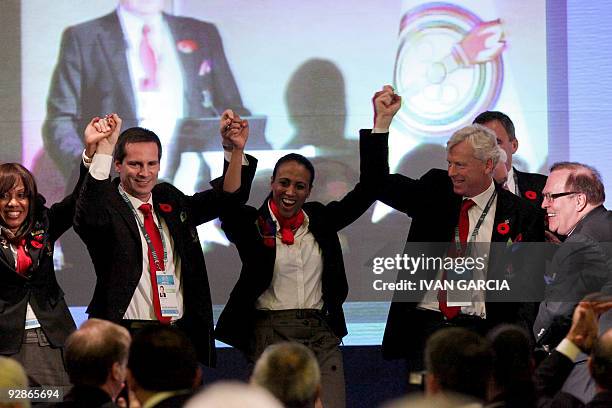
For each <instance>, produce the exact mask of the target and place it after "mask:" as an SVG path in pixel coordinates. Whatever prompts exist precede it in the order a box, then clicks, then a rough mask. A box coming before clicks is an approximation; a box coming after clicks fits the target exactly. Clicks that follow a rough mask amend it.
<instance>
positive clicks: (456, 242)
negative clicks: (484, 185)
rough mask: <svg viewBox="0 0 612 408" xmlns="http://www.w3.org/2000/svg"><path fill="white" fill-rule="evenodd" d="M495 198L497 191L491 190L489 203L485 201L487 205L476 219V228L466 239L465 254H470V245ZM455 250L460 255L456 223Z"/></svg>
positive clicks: (459, 241)
mask: <svg viewBox="0 0 612 408" xmlns="http://www.w3.org/2000/svg"><path fill="white" fill-rule="evenodd" d="M496 196H497V190H493V194H491V197H489V201H487V205H486V206H485V208H484V210H482V214H480V218H479V219H478V222H477V223H476V226H475V227H474V230H473V231H472V234H471V235H470V238H469V239H468V242H467V247H466V250H465V253H466V254H468V253H469V252H470V249H471V247H472V245H471V244H472V243H473V242H474V241H475V240H476V236H477V235H478V231H480V227H481V226H482V223H483V222H484V219H485V217H486V216H487V214H488V213H489V210H490V209H491V206H492V205H493V200H494V199H495V197H496ZM455 248H456V249H457V253H458V254H460V253H462V251H461V238H460V237H459V224H458V223H457V225H456V226H455Z"/></svg>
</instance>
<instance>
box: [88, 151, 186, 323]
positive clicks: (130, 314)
mask: <svg viewBox="0 0 612 408" xmlns="http://www.w3.org/2000/svg"><path fill="white" fill-rule="evenodd" d="M112 160H113V158H112V156H110V155H107V154H99V153H96V154H95V155H94V157H93V160H92V163H91V166H90V167H89V173H90V174H91V176H92V177H93V178H95V179H97V180H106V179H108V176H109V174H110V168H111V163H112ZM119 188H120V189H121V186H119ZM126 195H127V197H128V199H129V200H130V202H131V203H132V206H133V207H134V209H135V210H136V214H137V216H138V218H139V219H140V221H141V222H142V223H143V224H144V215H143V214H142V212H141V211H139V210H138V207H140V206H141V205H142V204H144V202H142V201H140V200H139V199H137V198H136V197H133V196H131V195H129V194H127V193H126ZM147 202H148V203H149V204H151V205H153V195H152V194H151V196H150V197H149V200H148V201H147ZM153 220H154V222H155V225H158V226H159V225H160V223H161V227H162V231H161V232H162V235H163V239H164V242H165V245H166V251H167V256H168V262H167V263H166V265H165V267H166V272H167V274H174V276H175V282H176V285H177V286H176V299H177V303H178V313H179V314H178V316H176V317H173V318H172V319H173V320H175V319H176V320H178V319H180V318H181V317H182V316H183V286H182V282H181V259H180V257H179V256H178V254H177V255H176V256H174V240H173V239H172V236H171V235H170V230H169V229H168V225H166V222H165V221H164V220H163V219H162V218H158V217H157V214H155V211H153ZM138 232H139V235H140V244H141V248H142V273H141V275H140V280H139V282H138V286H137V287H136V290H135V291H134V295H133V296H132V299H131V300H130V304H129V306H128V308H127V310H126V312H125V315H124V316H123V318H124V319H133V320H157V317H156V316H155V311H154V309H153V288H152V286H151V275H150V271H149V247H148V244H147V241H146V240H145V238H144V235H143V233H142V230H141V229H140V228H138ZM161 256H163V255H161ZM156 295H157V294H156Z"/></svg>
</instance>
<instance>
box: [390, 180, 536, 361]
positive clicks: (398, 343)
mask: <svg viewBox="0 0 612 408" xmlns="http://www.w3.org/2000/svg"><path fill="white" fill-rule="evenodd" d="M384 184H385V185H384V187H383V188H382V194H381V196H380V198H379V199H380V200H381V201H382V202H384V203H385V204H388V205H390V206H391V207H393V208H395V209H396V210H398V211H401V212H403V213H405V214H406V215H408V216H409V217H411V218H412V224H411V227H410V232H409V234H408V240H407V245H410V243H423V244H422V248H421V249H422V251H423V252H424V253H425V255H426V256H434V257H440V256H442V257H443V256H444V254H445V251H446V249H447V247H446V245H440V243H451V242H453V239H454V230H455V226H456V225H457V224H458V220H459V212H460V208H461V201H462V197H461V196H460V195H457V194H455V193H454V192H453V185H452V182H451V179H450V178H449V177H448V174H447V172H446V171H444V170H439V169H433V170H430V171H429V172H427V173H426V174H425V175H424V176H423V177H421V178H420V179H418V180H414V179H411V178H408V177H405V176H402V175H400V174H391V175H389V176H388V177H387V179H386V180H385V183H384ZM496 189H497V207H496V211H495V218H494V223H493V233H492V237H491V241H492V242H498V243H503V242H508V240H509V239H510V240H512V241H513V242H514V241H517V238H518V237H519V234H520V237H521V239H522V241H524V242H539V241H543V239H544V220H543V217H542V214H541V213H540V212H539V211H537V210H536V209H535V208H534V207H533V206H532V205H531V204H529V203H527V202H526V201H524V200H523V199H521V198H519V197H517V196H515V195H514V194H512V193H510V192H509V191H506V190H504V189H502V188H500V187H499V186H496ZM502 223H507V224H508V225H509V231H508V232H506V233H501V232H500V230H499V228H498V226H499V225H500V224H502ZM502 231H503V230H502ZM419 245H421V244H419ZM503 247H504V245H495V246H492V248H491V252H490V254H489V264H488V276H487V279H503V278H504V277H503V276H498V275H494V274H495V273H504V270H505V266H504V265H502V264H501V263H502V259H505V257H504V256H503V255H504V254H503V253H502V249H503ZM537 273H538V271H535V273H531V272H530V271H528V270H523V271H522V276H520V279H521V280H522V282H523V285H524V287H525V289H526V290H529V291H531V293H532V294H531V296H530V297H532V298H533V297H536V296H537V294H538V292H539V288H541V286H542V281H543V276H542V271H541V270H540V271H539V276H538V274H537ZM432 278H433V277H432ZM399 279H402V274H399V275H398V280H399ZM514 293H516V292H514ZM423 295H424V293H423ZM489 295H490V293H487V297H486V300H487V302H486V311H487V319H486V324H487V325H488V326H490V327H493V326H494V325H496V324H499V323H517V324H519V325H521V326H523V327H525V328H526V329H527V330H529V328H531V324H532V323H533V319H534V317H535V305H534V303H532V302H523V303H502V302H499V301H495V302H492V301H489V300H493V299H490V296H489ZM396 296H397V293H396ZM404 300H405V299H404ZM496 300H498V299H496ZM417 305H418V302H406V301H399V300H398V298H397V297H394V301H393V302H392V304H391V308H390V310H389V316H388V319H387V326H386V329H385V335H384V338H383V345H382V346H383V355H384V356H385V358H404V357H408V355H409V353H414V352H417V353H422V352H423V350H422V347H423V344H424V342H425V340H426V339H425V336H426V333H424V331H423V330H422V327H419V326H420V324H421V323H423V322H416V321H411V315H412V311H413V310H415V308H416V306H417Z"/></svg>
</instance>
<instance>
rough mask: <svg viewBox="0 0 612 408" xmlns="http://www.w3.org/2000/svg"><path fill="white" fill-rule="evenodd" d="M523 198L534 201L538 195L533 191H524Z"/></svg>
mask: <svg viewBox="0 0 612 408" xmlns="http://www.w3.org/2000/svg"><path fill="white" fill-rule="evenodd" d="M525 197H526V198H528V199H529V200H535V199H536V198H538V195H537V194H536V192H535V191H531V190H527V191H525Z"/></svg>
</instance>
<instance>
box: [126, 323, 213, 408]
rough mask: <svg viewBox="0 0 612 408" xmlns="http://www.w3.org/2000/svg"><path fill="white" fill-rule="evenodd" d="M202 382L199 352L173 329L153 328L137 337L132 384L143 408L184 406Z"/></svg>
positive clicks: (130, 369)
mask: <svg viewBox="0 0 612 408" xmlns="http://www.w3.org/2000/svg"><path fill="white" fill-rule="evenodd" d="M201 383H202V370H201V368H200V367H199V366H198V360H197V356H196V352H195V349H194V347H193V345H192V344H191V342H190V341H189V339H188V338H187V337H186V336H185V335H184V334H183V333H182V332H181V331H180V330H177V329H175V328H173V327H161V326H158V327H149V328H147V329H144V330H142V331H141V332H139V333H138V334H136V335H135V336H134V339H133V340H132V344H131V346H130V357H129V360H128V384H129V386H130V389H131V391H132V392H133V393H134V395H136V398H137V399H138V401H139V402H140V404H141V405H142V406H147V407H151V408H153V407H155V408H173V407H182V406H184V405H185V403H186V402H187V400H188V399H189V398H191V396H192V394H193V391H194V390H195V389H196V388H197V387H199V386H200V384H201Z"/></svg>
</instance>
